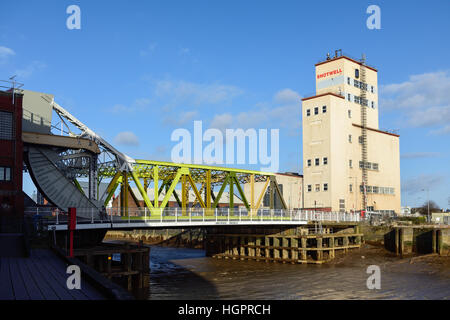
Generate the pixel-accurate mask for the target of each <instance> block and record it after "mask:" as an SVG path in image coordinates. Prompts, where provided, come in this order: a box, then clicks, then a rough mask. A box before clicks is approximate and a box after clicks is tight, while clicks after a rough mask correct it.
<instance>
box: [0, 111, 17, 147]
mask: <svg viewBox="0 0 450 320" xmlns="http://www.w3.org/2000/svg"><path fill="white" fill-rule="evenodd" d="M13 138H14V124H13V114H12V112H6V111H0V139H1V140H13Z"/></svg>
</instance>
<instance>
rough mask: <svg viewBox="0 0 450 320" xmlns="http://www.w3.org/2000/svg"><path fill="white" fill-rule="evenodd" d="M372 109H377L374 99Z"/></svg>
mask: <svg viewBox="0 0 450 320" xmlns="http://www.w3.org/2000/svg"><path fill="white" fill-rule="evenodd" d="M372 109H375V102H373V101H372Z"/></svg>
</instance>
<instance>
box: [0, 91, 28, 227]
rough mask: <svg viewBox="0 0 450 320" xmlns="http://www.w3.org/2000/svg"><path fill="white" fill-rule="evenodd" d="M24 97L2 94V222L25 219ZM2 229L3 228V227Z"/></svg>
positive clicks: (0, 171)
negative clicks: (23, 188) (11, 219)
mask: <svg viewBox="0 0 450 320" xmlns="http://www.w3.org/2000/svg"><path fill="white" fill-rule="evenodd" d="M22 98H23V95H22V94H20V93H17V92H16V93H15V94H14V96H13V93H12V92H11V91H7V92H5V91H0V222H2V223H6V221H8V218H9V219H10V218H22V217H23V201H24V197H23V191H22V169H23V143H22ZM0 229H1V226H0Z"/></svg>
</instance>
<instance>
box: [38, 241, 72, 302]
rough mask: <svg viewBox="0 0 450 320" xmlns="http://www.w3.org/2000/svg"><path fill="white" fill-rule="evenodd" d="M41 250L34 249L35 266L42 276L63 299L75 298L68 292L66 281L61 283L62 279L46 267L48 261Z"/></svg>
mask: <svg viewBox="0 0 450 320" xmlns="http://www.w3.org/2000/svg"><path fill="white" fill-rule="evenodd" d="M39 251H40V250H35V251H32V253H31V254H32V256H33V263H34V267H35V268H36V269H37V270H38V271H39V272H40V273H41V275H42V277H43V278H44V280H45V281H46V283H47V284H48V285H49V286H50V288H51V289H52V290H53V291H54V292H55V294H56V295H57V296H58V298H59V299H61V300H73V297H72V295H71V294H70V293H69V292H68V290H67V288H65V286H66V281H64V282H63V283H61V281H60V280H58V279H57V278H55V276H54V275H53V274H52V273H51V272H50V270H49V269H48V268H46V264H47V261H45V259H43V257H42V255H41V253H40V252H39Z"/></svg>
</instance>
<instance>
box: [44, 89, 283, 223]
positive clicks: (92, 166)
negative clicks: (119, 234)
mask: <svg viewBox="0 0 450 320" xmlns="http://www.w3.org/2000/svg"><path fill="white" fill-rule="evenodd" d="M41 98H42V99H44V100H46V101H47V103H48V104H49V105H50V107H51V108H52V110H53V111H54V112H55V113H56V115H57V117H55V118H56V119H58V118H59V120H60V121H59V122H58V123H56V124H54V125H53V124H52V126H51V128H52V134H55V135H56V134H58V135H66V136H70V137H75V138H79V139H82V140H89V141H92V142H93V143H95V144H96V145H97V146H98V150H99V151H96V152H92V151H89V150H86V149H76V148H73V147H68V148H65V149H64V148H63V149H61V148H59V149H57V151H56V152H57V153H58V156H59V158H58V159H53V160H54V161H53V162H54V164H55V167H57V168H58V170H59V171H60V172H61V173H63V175H64V176H65V177H66V178H67V179H68V180H70V181H72V182H73V184H74V185H75V186H76V187H77V189H78V190H79V191H80V192H81V193H84V191H83V189H82V188H81V186H80V184H79V182H78V179H79V178H88V181H89V192H88V194H87V195H86V196H87V197H88V198H89V199H90V200H92V201H93V202H94V203H97V204H96V206H97V208H98V211H99V213H100V212H101V210H102V209H101V207H102V205H104V206H105V207H106V206H107V204H108V203H109V202H110V200H111V198H112V197H113V195H114V194H115V192H116V191H117V189H118V188H119V190H120V198H119V199H120V215H122V216H127V215H129V203H128V201H129V199H128V196H127V195H128V194H131V198H132V201H134V202H135V203H136V206H137V207H141V203H140V202H139V201H138V197H137V195H136V194H135V193H134V191H133V188H132V187H131V186H132V185H133V184H134V185H135V186H136V189H137V192H138V193H139V194H140V196H141V197H142V199H143V200H144V208H145V209H146V210H149V212H151V213H153V214H156V213H158V212H162V210H164V209H165V208H167V207H168V205H169V200H170V199H171V196H173V197H174V198H175V199H176V202H177V203H178V205H179V207H180V208H181V209H182V210H181V212H182V215H186V214H187V209H188V208H189V206H191V207H196V208H202V209H204V210H205V214H206V215H213V214H214V213H213V212H214V209H216V208H218V207H219V204H222V206H223V201H222V202H221V198H222V195H223V193H224V191H225V190H226V189H227V190H228V192H229V195H230V196H229V201H228V207H229V208H230V209H231V212H232V214H233V212H234V210H233V208H234V206H235V205H234V197H235V196H236V197H237V198H239V199H240V200H241V201H242V203H243V204H244V206H245V208H246V209H247V210H248V211H249V212H250V214H256V212H257V211H258V209H259V208H260V207H261V204H262V200H263V197H264V195H265V194H266V192H269V195H270V208H271V209H274V203H275V201H274V200H275V197H279V199H280V200H281V201H280V203H281V206H282V209H287V206H286V202H285V201H284V199H283V196H282V193H281V192H280V189H279V187H278V184H277V181H276V176H275V174H274V173H269V172H260V171H252V170H243V169H235V168H226V167H215V166H206V165H194V164H179V163H171V162H162V161H152V160H136V159H133V158H132V157H129V156H127V155H126V154H124V153H122V152H120V151H119V150H117V149H116V148H114V147H113V146H112V145H111V144H110V143H108V142H107V141H106V140H105V139H103V138H102V137H100V136H99V135H98V134H97V133H95V132H94V131H93V130H91V129H90V128H88V127H87V126H86V125H85V124H84V123H82V122H81V121H80V120H78V119H77V118H76V117H74V116H73V115H72V114H70V113H69V112H68V111H67V110H65V109H64V108H63V107H62V106H60V105H59V104H58V103H56V102H55V101H54V100H53V98H50V97H49V96H48V95H45V94H42V96H41ZM53 158H55V157H53ZM108 180H109V181H108ZM102 181H108V187H107V188H106V190H105V191H104V192H103V193H102V194H99V189H100V188H99V185H100V183H101V182H102ZM257 182H262V183H263V184H264V187H263V188H262V190H261V191H260V192H259V193H258V194H256V193H255V183H257ZM245 184H249V185H250V195H248V194H247V195H246V193H245V192H244V185H245ZM179 185H181V191H180V188H179V187H178V186H179ZM149 188H153V195H154V197H153V199H150V198H149V196H148V192H147V191H148V189H149ZM190 190H191V191H192V192H193V194H194V195H195V200H194V202H193V203H190V202H189V192H190ZM49 200H50V201H51V199H49ZM61 209H63V210H64V209H67V208H61Z"/></svg>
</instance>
